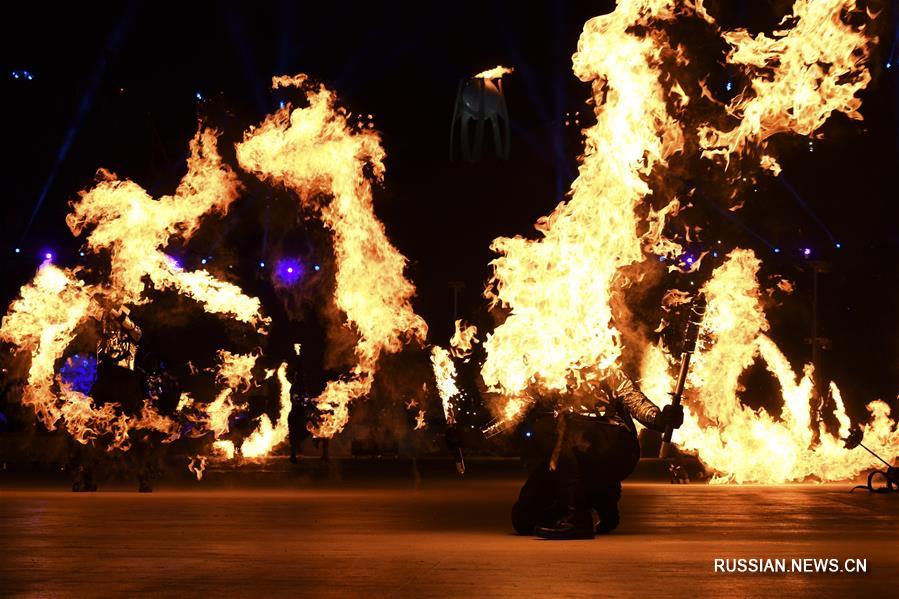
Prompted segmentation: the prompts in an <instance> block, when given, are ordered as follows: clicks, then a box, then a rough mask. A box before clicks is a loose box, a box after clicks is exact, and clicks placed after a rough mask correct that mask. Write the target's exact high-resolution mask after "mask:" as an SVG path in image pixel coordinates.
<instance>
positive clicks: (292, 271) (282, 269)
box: [275, 258, 304, 285]
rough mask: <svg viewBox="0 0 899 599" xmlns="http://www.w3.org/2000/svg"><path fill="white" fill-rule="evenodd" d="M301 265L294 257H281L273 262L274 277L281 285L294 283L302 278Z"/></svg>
mask: <svg viewBox="0 0 899 599" xmlns="http://www.w3.org/2000/svg"><path fill="white" fill-rule="evenodd" d="M303 270H304V269H303V265H302V264H301V263H300V261H299V260H297V259H295V258H282V259H280V260H278V262H277V263H276V264H275V279H276V280H277V281H278V282H279V283H281V284H282V285H295V284H296V283H297V281H299V280H300V279H301V278H303Z"/></svg>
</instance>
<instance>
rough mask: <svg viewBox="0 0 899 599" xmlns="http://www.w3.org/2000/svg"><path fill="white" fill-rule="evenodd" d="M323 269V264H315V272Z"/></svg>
mask: <svg viewBox="0 0 899 599" xmlns="http://www.w3.org/2000/svg"><path fill="white" fill-rule="evenodd" d="M321 269H322V267H321V266H319V265H318V264H316V265H315V272H318V271H320V270H321Z"/></svg>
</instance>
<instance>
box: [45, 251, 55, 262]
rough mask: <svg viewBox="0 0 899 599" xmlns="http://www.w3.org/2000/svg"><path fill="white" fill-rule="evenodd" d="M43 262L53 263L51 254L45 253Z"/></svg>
mask: <svg viewBox="0 0 899 599" xmlns="http://www.w3.org/2000/svg"><path fill="white" fill-rule="evenodd" d="M44 260H46V261H48V262H53V252H45V253H44Z"/></svg>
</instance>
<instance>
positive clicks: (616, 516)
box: [593, 483, 621, 535]
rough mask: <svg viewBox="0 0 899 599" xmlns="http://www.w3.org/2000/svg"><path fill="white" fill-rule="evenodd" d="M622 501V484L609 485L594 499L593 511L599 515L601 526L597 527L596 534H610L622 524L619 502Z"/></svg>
mask: <svg viewBox="0 0 899 599" xmlns="http://www.w3.org/2000/svg"><path fill="white" fill-rule="evenodd" d="M620 499H621V483H615V484H612V485H608V486H606V487H605V488H603V489H602V490H601V492H600V493H597V496H596V497H595V498H594V501H595V504H594V506H593V509H595V510H596V513H597V514H598V515H599V524H597V526H596V534H599V535H601V534H609V533H610V532H612V531H613V530H615V529H616V528H618V524H619V523H620V522H621V514H620V513H619V512H618V501H619V500H620Z"/></svg>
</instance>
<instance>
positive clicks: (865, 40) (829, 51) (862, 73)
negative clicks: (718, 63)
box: [700, 0, 872, 175]
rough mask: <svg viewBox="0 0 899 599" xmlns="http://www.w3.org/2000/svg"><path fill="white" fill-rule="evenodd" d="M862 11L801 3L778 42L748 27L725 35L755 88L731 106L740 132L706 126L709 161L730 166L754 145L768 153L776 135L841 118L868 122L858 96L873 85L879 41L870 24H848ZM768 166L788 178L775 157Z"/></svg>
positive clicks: (839, 2) (822, 0)
mask: <svg viewBox="0 0 899 599" xmlns="http://www.w3.org/2000/svg"><path fill="white" fill-rule="evenodd" d="M856 11H858V6H857V2H856V0H796V2H795V3H794V4H793V14H792V15H788V16H786V17H784V19H783V21H781V25H788V24H789V25H790V26H789V27H785V28H783V29H780V30H777V31H775V32H773V34H772V35H771V37H769V36H767V35H765V34H764V33H759V34H758V35H756V36H752V35H750V34H749V32H748V31H746V30H745V29H738V30H735V31H728V32H725V33H724V39H725V40H726V41H727V43H728V44H729V45H730V46H731V50H730V53H729V55H728V61H729V62H730V63H731V64H735V65H741V66H745V67H747V70H748V72H749V73H750V74H751V75H750V86H749V89H747V90H744V91H742V92H741V93H739V94H737V96H736V97H735V98H734V99H733V100H732V101H731V103H730V105H729V106H728V107H727V111H728V112H729V113H730V114H731V115H733V116H734V117H735V118H736V119H738V123H737V125H736V127H734V128H733V129H731V130H729V131H719V130H716V129H714V128H712V127H703V128H701V130H700V134H701V137H702V145H703V148H704V155H705V156H707V157H710V158H715V157H717V158H723V159H724V160H726V161H727V160H729V159H730V157H731V156H732V155H735V154H742V153H744V152H745V151H746V149H747V148H748V147H749V146H750V144H754V145H756V146H758V147H759V148H760V149H761V150H763V151H764V150H765V148H766V145H767V140H768V138H770V137H771V136H772V135H775V134H777V133H780V132H783V131H792V132H795V133H798V134H800V135H811V134H813V133H814V132H815V131H816V130H817V129H818V128H820V127H821V125H823V124H824V122H825V121H826V120H827V119H828V118H829V117H830V115H831V114H832V113H833V112H842V113H844V114H845V115H846V116H848V117H849V118H851V119H857V120H861V118H862V117H861V115H860V114H859V112H858V109H859V107H860V106H861V99H859V98H858V97H857V96H856V94H857V93H858V92H859V91H860V90H862V89H864V88H865V86H867V85H868V83H869V82H870V81H871V74H870V73H869V72H868V69H867V66H866V65H867V61H868V56H869V54H870V47H871V44H872V39H871V38H870V37H868V36H867V35H866V34H865V27H864V25H862V26H860V27H858V28H856V27H853V26H852V25H850V24H848V23H847V22H846V21H845V20H844V16H843V15H845V14H850V13H853V12H856ZM750 91H751V93H750ZM762 166H763V167H764V168H766V169H768V170H770V171H773V173H774V174H775V175H776V174H777V173H779V172H780V166H779V165H778V164H777V161H776V160H775V159H774V158H773V157H772V156H770V155H767V154H765V155H763V156H762Z"/></svg>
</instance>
